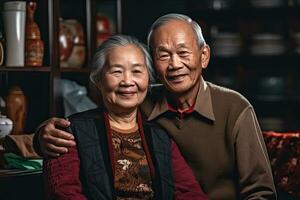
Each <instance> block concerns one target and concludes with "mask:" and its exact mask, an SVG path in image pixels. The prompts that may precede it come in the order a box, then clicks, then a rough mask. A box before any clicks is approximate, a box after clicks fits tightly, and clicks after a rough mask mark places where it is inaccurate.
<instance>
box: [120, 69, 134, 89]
mask: <svg viewBox="0 0 300 200" xmlns="http://www.w3.org/2000/svg"><path fill="white" fill-rule="evenodd" d="M121 83H122V85H124V86H130V85H132V84H133V77H132V73H131V72H126V73H124V75H123V80H122V82H121Z"/></svg>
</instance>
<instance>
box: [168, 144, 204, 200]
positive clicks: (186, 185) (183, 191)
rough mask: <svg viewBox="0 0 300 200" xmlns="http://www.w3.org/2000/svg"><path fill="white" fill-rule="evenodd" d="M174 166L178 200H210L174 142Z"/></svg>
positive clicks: (176, 197)
mask: <svg viewBox="0 0 300 200" xmlns="http://www.w3.org/2000/svg"><path fill="white" fill-rule="evenodd" d="M172 165H173V174H174V182H175V199H176V200H193V199H195V200H196V199H197V200H208V197H207V196H206V194H204V192H203V191H202V189H201V187H200V185H199V183H198V182H197V180H196V178H195V176H194V174H193V171H192V169H191V168H190V167H189V166H188V164H187V163H186V162H185V160H184V158H183V157H182V155H181V153H180V151H179V149H178V147H177V145H176V143H175V142H174V141H172Z"/></svg>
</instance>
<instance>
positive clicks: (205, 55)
mask: <svg viewBox="0 0 300 200" xmlns="http://www.w3.org/2000/svg"><path fill="white" fill-rule="evenodd" d="M201 51H202V52H201V64H202V69H205V68H206V67H207V66H208V63H209V59H210V48H209V46H208V45H207V44H205V45H204V47H202V50H201Z"/></svg>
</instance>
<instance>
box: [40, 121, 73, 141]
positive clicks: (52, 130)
mask: <svg viewBox="0 0 300 200" xmlns="http://www.w3.org/2000/svg"><path fill="white" fill-rule="evenodd" d="M42 135H43V136H47V135H51V136H53V137H58V138H62V139H65V140H70V139H71V140H73V139H74V136H73V134H71V133H68V132H66V131H64V130H60V129H58V128H56V127H54V126H51V125H47V126H46V127H45V128H44V129H43V133H42Z"/></svg>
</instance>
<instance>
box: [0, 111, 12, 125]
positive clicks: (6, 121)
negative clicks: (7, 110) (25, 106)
mask: <svg viewBox="0 0 300 200" xmlns="http://www.w3.org/2000/svg"><path fill="white" fill-rule="evenodd" d="M12 124H13V122H12V121H11V120H10V119H9V118H7V117H6V116H5V115H2V114H1V113H0V125H12Z"/></svg>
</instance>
